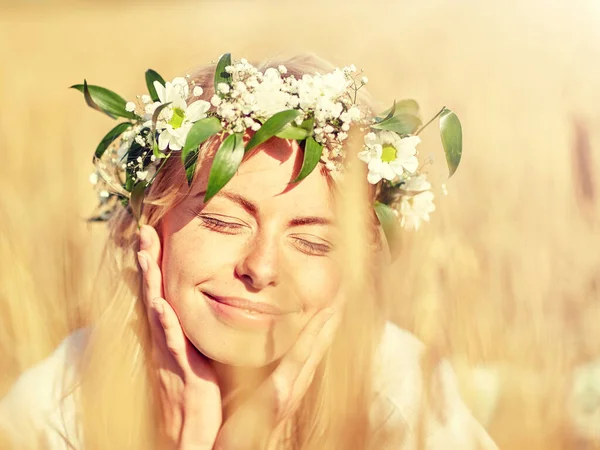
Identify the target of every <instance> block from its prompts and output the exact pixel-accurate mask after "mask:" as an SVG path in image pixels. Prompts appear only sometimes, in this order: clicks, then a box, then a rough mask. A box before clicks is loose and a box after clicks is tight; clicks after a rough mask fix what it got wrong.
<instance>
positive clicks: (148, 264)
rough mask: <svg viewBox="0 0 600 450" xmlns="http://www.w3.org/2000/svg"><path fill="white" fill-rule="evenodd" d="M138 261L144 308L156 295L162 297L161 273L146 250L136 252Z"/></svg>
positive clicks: (149, 305) (149, 304)
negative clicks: (140, 270)
mask: <svg viewBox="0 0 600 450" xmlns="http://www.w3.org/2000/svg"><path fill="white" fill-rule="evenodd" d="M137 256H138V263H139V265H140V268H141V269H142V294H143V297H144V302H145V303H146V308H150V307H151V306H152V305H151V302H152V300H153V299H155V298H157V297H162V296H163V295H162V294H163V293H162V274H161V273H160V268H159V267H158V265H157V264H156V263H155V262H153V261H152V259H151V258H150V255H149V253H148V252H147V251H146V250H142V251H140V252H138V255H137Z"/></svg>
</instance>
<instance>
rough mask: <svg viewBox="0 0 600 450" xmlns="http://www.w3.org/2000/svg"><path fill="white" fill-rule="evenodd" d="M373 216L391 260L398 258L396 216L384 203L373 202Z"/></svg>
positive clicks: (398, 235) (398, 225)
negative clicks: (379, 225)
mask: <svg viewBox="0 0 600 450" xmlns="http://www.w3.org/2000/svg"><path fill="white" fill-rule="evenodd" d="M374 208H375V214H377V219H379V223H380V224H381V227H382V228H383V233H384V234H385V239H386V241H387V244H388V248H389V249H390V254H391V255H392V258H395V257H396V256H398V252H399V250H400V249H399V245H398V244H399V238H400V223H399V222H398V216H396V214H395V213H394V210H393V208H392V207H391V206H388V205H386V204H385V203H380V202H375V206H374Z"/></svg>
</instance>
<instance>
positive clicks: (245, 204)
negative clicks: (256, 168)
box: [219, 191, 333, 227]
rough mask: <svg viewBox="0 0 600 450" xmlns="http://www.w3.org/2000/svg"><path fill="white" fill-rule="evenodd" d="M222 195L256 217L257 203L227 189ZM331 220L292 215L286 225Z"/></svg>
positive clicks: (300, 224)
mask: <svg viewBox="0 0 600 450" xmlns="http://www.w3.org/2000/svg"><path fill="white" fill-rule="evenodd" d="M219 194H220V195H222V196H223V197H225V198H227V199H229V200H231V201H232V202H234V203H237V204H238V205H240V206H241V207H242V208H244V209H245V210H246V212H248V214H250V215H252V216H254V217H257V216H258V213H259V211H260V209H259V207H258V205H256V204H255V203H252V202H251V201H250V200H248V199H247V198H246V197H244V196H242V195H240V194H236V193H234V192H229V191H221V192H220V193H219ZM332 223H333V221H332V220H331V219H327V218H325V217H319V216H305V217H294V218H293V219H291V220H290V221H289V222H288V227H299V226H303V225H331V224H332Z"/></svg>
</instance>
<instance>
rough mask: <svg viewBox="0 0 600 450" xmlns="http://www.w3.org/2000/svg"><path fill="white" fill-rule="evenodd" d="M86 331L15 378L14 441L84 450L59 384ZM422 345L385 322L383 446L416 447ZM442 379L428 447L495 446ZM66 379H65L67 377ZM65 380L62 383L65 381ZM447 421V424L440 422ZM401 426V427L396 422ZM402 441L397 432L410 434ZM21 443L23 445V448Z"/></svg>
mask: <svg viewBox="0 0 600 450" xmlns="http://www.w3.org/2000/svg"><path fill="white" fill-rule="evenodd" d="M87 335H88V333H87V330H78V331H76V332H74V333H73V334H71V335H70V336H68V337H67V338H66V339H65V340H64V341H63V342H62V343H61V344H60V345H59V346H58V347H57V349H56V350H55V351H54V353H53V354H52V355H50V356H49V357H48V358H46V359H45V360H43V361H42V362H40V363H39V364H37V365H36V366H34V367H32V368H30V369H29V370H27V371H26V372H25V373H23V374H22V375H21V377H20V378H19V379H18V380H17V382H16V383H15V384H14V386H13V387H12V388H11V390H10V391H9V393H8V394H7V395H6V397H4V398H3V399H2V401H0V427H2V429H5V430H7V431H8V432H9V435H10V437H11V438H12V439H14V441H15V444H16V445H17V446H19V444H20V443H25V442H30V441H27V439H31V436H32V435H34V434H36V431H37V432H39V435H40V436H41V438H42V440H43V442H40V443H39V444H41V445H38V448H39V447H43V448H49V449H52V450H63V449H64V450H68V449H70V447H67V444H66V443H65V440H64V439H63V436H68V438H69V441H70V442H71V443H72V444H74V445H75V446H76V448H79V449H81V448H82V446H81V445H80V444H79V446H78V443H77V441H76V440H75V441H74V437H75V436H77V432H76V404H75V401H74V398H73V396H72V395H67V396H66V397H65V396H64V395H63V394H64V393H63V392H61V387H62V386H65V385H69V383H68V380H74V377H75V376H76V373H75V366H76V364H74V362H75V361H76V360H77V358H79V356H80V355H81V353H82V351H83V347H84V346H85V343H86V341H87ZM423 351H424V345H423V343H421V342H420V341H419V340H418V339H417V338H416V337H414V336H413V335H412V334H410V333H408V332H407V331H404V330H401V329H400V328H398V327H397V326H396V325H394V324H392V323H390V322H388V323H387V324H386V327H385V330H384V333H383V338H382V342H381V344H380V346H379V355H378V359H377V364H379V367H378V368H377V369H378V370H376V371H375V373H376V380H375V383H376V391H377V392H378V394H379V396H381V397H382V398H383V399H387V400H388V401H389V405H390V406H391V407H392V408H390V410H391V411H392V413H391V415H390V414H389V412H387V413H386V417H387V416H388V415H389V417H388V419H387V421H386V423H385V426H384V427H383V429H380V431H379V433H380V436H381V437H382V438H384V439H383V440H384V441H385V442H396V444H393V445H391V444H389V445H385V444H382V445H383V446H382V447H380V448H389V449H394V450H413V449H416V445H417V443H416V429H417V426H418V422H419V417H418V416H419V410H420V408H421V395H422V386H423V377H422V373H421V366H420V360H421V356H422V354H423ZM438 371H439V376H440V378H439V379H440V383H439V386H438V387H437V388H436V389H435V395H436V396H438V397H440V398H437V397H436V401H439V404H440V405H443V410H442V414H437V415H436V414H433V413H432V414H431V415H430V417H431V416H436V417H437V416H442V417H443V420H438V419H435V418H430V421H429V422H428V426H427V447H426V448H427V449H428V450H442V449H443V450H453V449H456V450H471V449H472V450H476V449H477V450H497V447H496V445H495V444H494V443H493V441H492V440H491V439H490V437H489V436H488V435H487V433H486V432H485V431H484V429H483V427H481V425H480V424H479V423H478V422H477V421H476V420H475V419H474V418H473V416H472V415H471V413H470V412H469V410H468V409H467V408H466V406H465V404H464V403H463V401H462V400H461V398H460V395H459V392H458V387H457V383H456V380H455V376H454V372H453V371H452V369H451V367H450V365H449V364H448V363H447V362H446V361H443V362H442V363H441V364H440V366H439V368H438ZM65 377H66V378H65ZM65 380H66V381H67V383H64V381H65ZM442 422H443V423H442ZM394 424H399V425H400V426H394ZM407 429H408V433H407V434H405V435H404V438H403V439H402V440H401V442H402V443H401V444H398V442H399V441H400V439H397V438H396V439H394V434H395V432H396V433H397V432H401V431H402V432H406V430H407ZM20 447H21V446H19V448H20Z"/></svg>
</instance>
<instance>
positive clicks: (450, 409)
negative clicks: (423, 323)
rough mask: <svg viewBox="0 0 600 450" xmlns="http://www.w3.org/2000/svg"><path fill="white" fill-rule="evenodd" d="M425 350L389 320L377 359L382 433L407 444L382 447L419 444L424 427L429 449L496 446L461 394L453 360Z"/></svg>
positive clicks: (377, 383)
mask: <svg viewBox="0 0 600 450" xmlns="http://www.w3.org/2000/svg"><path fill="white" fill-rule="evenodd" d="M426 350H427V349H426V346H425V345H424V344H423V343H422V342H421V341H420V340H419V339H417V338H416V337H415V336H414V335H412V334H411V333H409V332H408V331H406V330H402V329H400V328H399V327H398V326H396V325H394V324H393V323H391V322H388V323H387V324H386V325H385V328H384V332H383V335H382V339H381V342H380V344H379V348H378V355H377V359H376V365H375V369H376V370H375V390H376V393H377V399H378V402H377V403H378V414H377V416H378V417H379V418H380V419H381V418H383V420H384V425H383V426H382V427H381V430H382V432H383V434H386V435H390V434H391V435H395V438H394V439H393V441H394V442H398V441H401V442H402V444H400V446H383V447H382V448H401V449H412V448H416V446H417V445H418V442H417V441H418V438H417V436H418V435H419V434H420V433H421V435H422V439H423V441H424V442H425V443H426V447H425V448H426V449H428V450H437V449H460V450H469V449H485V450H488V449H489V450H493V449H496V446H495V444H494V443H493V442H492V440H491V438H490V437H489V436H488V435H487V433H486V432H485V430H484V429H483V427H482V426H481V425H480V424H479V423H477V421H476V420H475V419H474V418H473V416H472V415H471V413H470V411H469V410H468V408H467V407H466V405H465V404H464V402H463V400H462V399H461V397H460V393H459V390H458V384H457V381H456V377H455V374H454V371H453V370H452V367H451V366H450V364H449V363H448V361H446V360H444V359H441V360H434V359H432V358H430V355H428V353H427V351H426ZM400 429H401V432H400ZM400 434H401V436H400Z"/></svg>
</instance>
